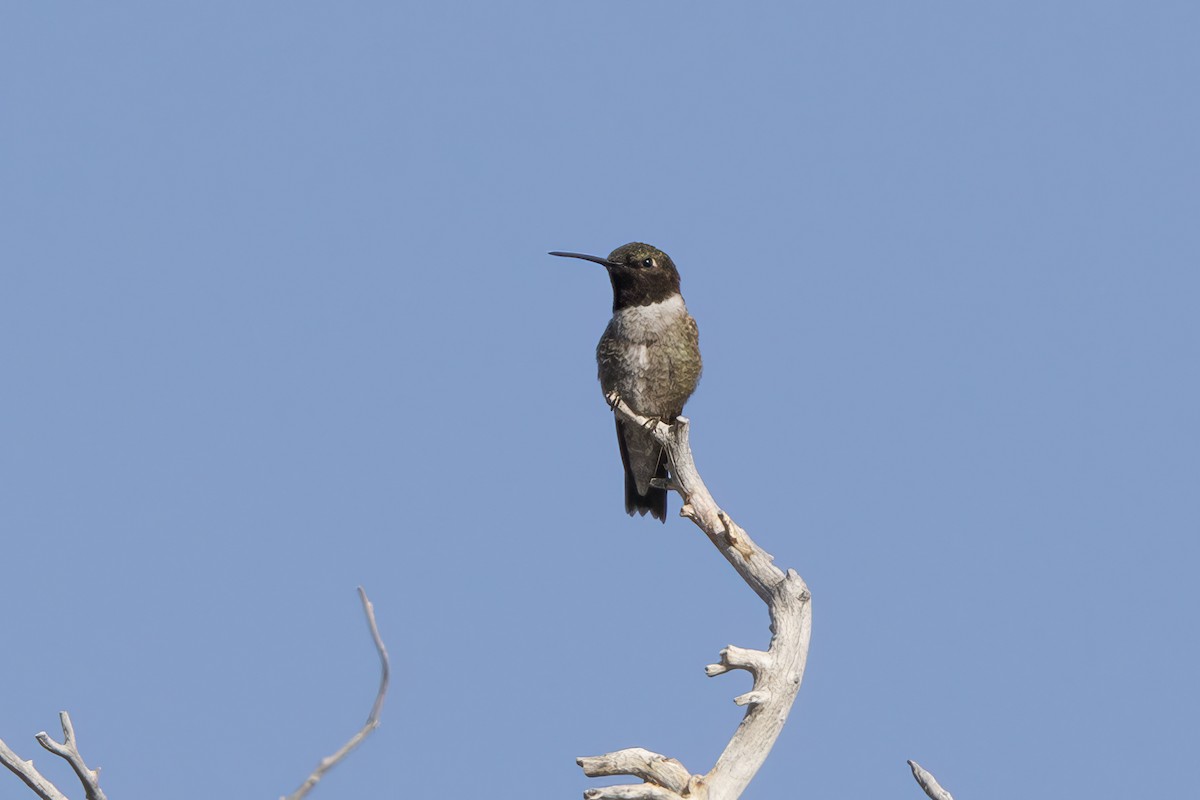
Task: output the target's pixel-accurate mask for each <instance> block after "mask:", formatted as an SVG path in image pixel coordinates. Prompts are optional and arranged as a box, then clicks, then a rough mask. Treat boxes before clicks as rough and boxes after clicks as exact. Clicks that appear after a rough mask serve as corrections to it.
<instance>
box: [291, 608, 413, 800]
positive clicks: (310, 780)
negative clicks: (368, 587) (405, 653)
mask: <svg viewBox="0 0 1200 800" xmlns="http://www.w3.org/2000/svg"><path fill="white" fill-rule="evenodd" d="M358 596H359V599H361V600H362V606H363V613H364V614H366V615H367V625H368V626H369V627H370V629H371V639H372V641H374V642H375V650H376V651H377V652H378V653H379V673H380V674H379V692H378V693H376V695H375V702H374V704H372V706H371V713H370V715H368V717H367V722H366V724H365V725H363V726H362V728H361V729H360V730H359V731H358V733H356V734H354V735H353V736H351V737H350V740H349V741H348V742H346V743H345V744H344V745H342V747H341V749H340V750H338V751H337V752H336V753H334V754H333V755H331V756H327V757H325V758H323V759H321V763H319V764H317V767H316V769H314V770H313V771H312V773H311V774H310V775H309V776H308V777H307V778H306V779H305V781H304V783H302V784H300V788H299V789H297V790H296V791H294V792H292V793H291V794H290V795H288V796H287V797H286V798H285V800H300V799H301V798H302V797H304V796H305V795H307V794H308V793H309V792H310V791H312V788H313V787H314V786H316V785H317V782H318V781H320V780H321V778H323V777H324V776H325V773H326V772H328V771H329V770H331V769H332V768H333V767H334V766H335V765H336V764H337V763H338V762H340V761H341V760H342V759H343V758H345V757H346V756H347V755H349V754H350V751H351V750H353V749H354V748H356V747H358V746H359V745H360V744H362V743H363V740H364V739H366V738H367V737H368V736H369V735H370V734H371V732H372V731H373V730H375V729H376V728H378V727H379V716H380V714H381V713H382V712H383V700H384V698H385V697H386V696H387V690H388V678H389V675H390V673H391V664H390V662H389V661H388V654H387V648H386V647H384V645H383V638H382V637H381V636H380V635H379V626H378V625H377V624H376V623H375V607H374V606H373V605H371V601H370V600H369V599H367V593H366V591H365V590H364V589H363V588H362V587H361V586H360V587H358Z"/></svg>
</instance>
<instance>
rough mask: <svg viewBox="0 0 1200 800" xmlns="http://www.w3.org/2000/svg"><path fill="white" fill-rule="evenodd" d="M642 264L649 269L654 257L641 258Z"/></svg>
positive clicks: (652, 264)
mask: <svg viewBox="0 0 1200 800" xmlns="http://www.w3.org/2000/svg"><path fill="white" fill-rule="evenodd" d="M642 266H643V267H645V268H646V269H650V268H651V267H653V266H654V259H653V258H643V259H642Z"/></svg>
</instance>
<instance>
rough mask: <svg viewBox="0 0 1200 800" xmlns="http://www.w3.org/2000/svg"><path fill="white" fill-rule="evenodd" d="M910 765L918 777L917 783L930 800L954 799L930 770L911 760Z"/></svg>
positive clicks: (915, 776)
mask: <svg viewBox="0 0 1200 800" xmlns="http://www.w3.org/2000/svg"><path fill="white" fill-rule="evenodd" d="M908 766H909V767H911V768H912V774H913V777H914V778H916V779H917V784H918V785H919V786H920V787H921V788H922V789H924V790H925V794H927V795H929V798H930V800H954V798H953V797H951V796H950V793H949V792H947V791H946V790H945V789H943V788H942V787H941V785H940V784H939V783H938V782H937V778H935V777H933V774H932V773H930V772H929V771H928V770H925V769H922V767H921V765H920V764H918V763H917V762H915V761H912V760H910V761H909V762H908Z"/></svg>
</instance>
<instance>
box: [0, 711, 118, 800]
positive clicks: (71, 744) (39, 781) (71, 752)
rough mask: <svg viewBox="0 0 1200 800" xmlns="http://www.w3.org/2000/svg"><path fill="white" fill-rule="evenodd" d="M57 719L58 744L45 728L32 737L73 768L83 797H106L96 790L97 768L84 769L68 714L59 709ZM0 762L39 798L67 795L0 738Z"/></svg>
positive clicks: (64, 799) (61, 799)
mask: <svg viewBox="0 0 1200 800" xmlns="http://www.w3.org/2000/svg"><path fill="white" fill-rule="evenodd" d="M58 719H59V722H60V723H61V724H62V731H63V740H62V743H61V744H60V743H58V742H56V741H54V740H53V739H51V738H50V734H48V733H46V732H45V731H42V732H41V733H39V734H37V736H36V737H34V738H36V739H37V740H38V744H40V745H41V746H42V747H44V748H46V749H47V750H49V751H50V752H51V753H53V754H54V755H56V756H58V757H59V758H61V759H63V760H65V761H66V762H67V763H68V764H70V765H71V769H72V770H74V771H75V775H76V776H77V777H78V778H79V782H80V783H81V784H83V791H84V794H85V795H86V797H87V800H107V798H105V796H104V792H103V791H101V790H100V771H99V770H95V769H88V766H87V764H85V763H83V756H82V755H81V754H80V753H79V747H78V746H77V745H76V744H75V726H74V725H72V724H71V715H70V714H68V713H67V712H65V711H62V712H60V713H59V715H58ZM0 764H3V765H4V766H6V767H8V768H9V769H10V770H11V771H12V772H13V774H14V775H16V776H17V777H18V778H20V779H21V780H22V781H24V782H25V785H26V786H28V787H29V788H30V789H32V790H33V793H34V794H36V795H37V796H38V797H40V798H42V800H67V796H66V795H64V794H63V793H62V792H60V791H59V790H58V787H56V786H55V785H54V784H53V783H51V782H50V781H48V780H46V778H45V777H43V776H42V774H41V773H40V772H38V771H37V769H36V768H35V767H34V766H33V761H32V760H30V761H24V760H22V759H21V757H20V756H18V755H17V754H16V753H14V752H13V751H12V750H10V749H9V747H8V745H6V744H5V743H4V742H3V741H2V740H0Z"/></svg>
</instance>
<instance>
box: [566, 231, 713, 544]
mask: <svg viewBox="0 0 1200 800" xmlns="http://www.w3.org/2000/svg"><path fill="white" fill-rule="evenodd" d="M550 255H552V256H568V257H570V258H583V259H586V260H588V261H594V262H596V263H597V264H600V265H601V266H603V267H604V268H605V269H607V270H608V277H609V279H610V280H611V281H612V287H613V316H612V320H611V321H610V322H609V323H608V327H607V328H605V329H604V335H603V336H601V337H600V344H598V345H597V346H596V363H597V364H598V365H599V367H600V369H599V373H600V388H601V389H603V390H604V394H605V396H606V397H607V396H608V394H609V393H610V392H614V391H615V392H616V393H617V394H618V395H620V397H621V399H622V400H624V401H625V402H626V403H627V404H628V405H629V407H630V408H632V409H633V410H634V411H636V412H637V413H639V414H641V415H642V416H645V417H657V418H659V419H661V420H663V421H664V422H666V423H668V424H670V423H673V422H674V421H675V418H676V417H677V416H679V415H680V414H681V413H683V404H684V403H686V402H687V399H688V398H689V397H691V396H692V392H694V391H695V390H696V384H697V383H698V382H699V381H700V339H699V334H698V333H697V332H696V320H694V319H692V317H691V315H690V314H688V312H687V307H686V306H685V305H684V304H683V295H681V294H680V293H679V272H678V271H676V269H675V262H673V261H671V257H670V256H668V255H667V254H666V253H664V252H663V251H662V250H659V249H658V248H656V247H653V246H651V245H648V244H642V243H641V242H630V243H629V244H626V245H622V246H621V247H618V248H617V249H616V250H613V251H612V252H611V253H609V254H608V258H600V257H599V256H589V255H584V254H583V253H560V252H552V253H550ZM617 444H618V445H620V447H621V463H622V464H624V466H625V510H626V511H627V512H628V513H629V515H630V516H633V513H634V512H635V511H636V512H637V513H639V514H642V515H645V513H646V512H647V511H649V512H650V516H652V517H654V518H656V519H660V520H662V521H663V522H664V523H665V522H666V521H667V491H666V489H661V488H658V487H654V486H651V485H650V480H651V479H652V478H662V479H666V478H667V467H668V465H667V457H666V453H664V452H663V449H662V447H661V446H659V444H658V442H657V441H655V439H654V437H653V436H652V435H651V434H650V433H649V432H647V431H645V430H643V429H642V428H641V427H639V426H637V425H630V424H628V423H626V422H623V421H622V420H620V419H618V420H617Z"/></svg>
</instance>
